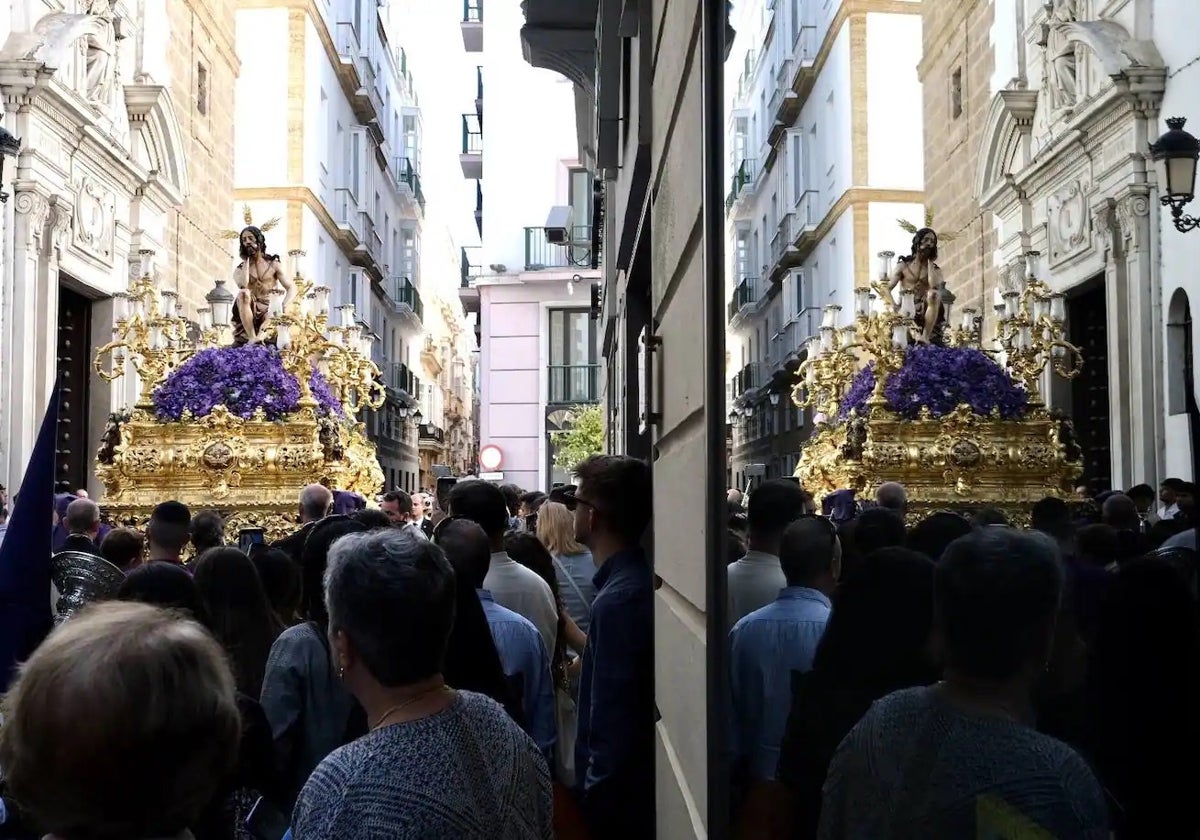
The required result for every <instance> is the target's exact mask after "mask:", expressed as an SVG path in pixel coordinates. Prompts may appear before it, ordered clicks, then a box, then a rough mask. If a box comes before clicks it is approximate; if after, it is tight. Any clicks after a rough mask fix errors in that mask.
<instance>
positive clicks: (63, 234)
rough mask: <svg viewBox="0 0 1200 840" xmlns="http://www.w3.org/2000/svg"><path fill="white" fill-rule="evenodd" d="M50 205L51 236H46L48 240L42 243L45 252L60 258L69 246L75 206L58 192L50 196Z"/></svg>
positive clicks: (49, 225) (48, 225)
mask: <svg viewBox="0 0 1200 840" xmlns="http://www.w3.org/2000/svg"><path fill="white" fill-rule="evenodd" d="M48 205H49V206H48V220H47V222H46V230H47V232H48V233H49V236H47V237H45V240H46V241H45V242H43V243H42V245H43V248H44V250H43V254H44V255H45V256H52V257H55V258H58V257H61V256H62V252H63V250H64V249H65V248H66V247H67V246H68V240H67V234H68V233H70V232H71V220H72V218H73V217H74V215H75V208H74V207H72V206H71V203H70V202H69V201H67V199H66V198H64V197H63V196H61V195H57V194H56V195H52V196H50V198H49V201H48Z"/></svg>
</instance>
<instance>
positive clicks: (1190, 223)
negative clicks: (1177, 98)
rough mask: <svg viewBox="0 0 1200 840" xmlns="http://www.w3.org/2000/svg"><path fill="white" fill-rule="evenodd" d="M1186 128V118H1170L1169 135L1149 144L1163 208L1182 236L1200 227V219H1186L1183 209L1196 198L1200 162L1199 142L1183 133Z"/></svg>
mask: <svg viewBox="0 0 1200 840" xmlns="http://www.w3.org/2000/svg"><path fill="white" fill-rule="evenodd" d="M1186 124H1187V120H1186V119H1184V118H1183V117H1171V119H1169V120H1167V133H1166V134H1164V135H1163V136H1162V137H1159V138H1158V140H1156V141H1154V142H1153V143H1151V144H1150V156H1151V158H1153V160H1154V162H1155V164H1156V165H1157V167H1158V188H1159V189H1160V190H1162V192H1163V196H1162V203H1163V206H1164V207H1170V208H1171V217H1172V219H1173V220H1174V222H1175V228H1176V229H1177V230H1179V231H1180V232H1181V233H1187V232H1188V231H1190V230H1195V229H1196V228H1198V227H1200V218H1194V217H1192V216H1185V215H1183V208H1184V207H1185V206H1187V205H1188V204H1189V203H1191V200H1192V199H1193V198H1194V197H1195V195H1196V161H1197V160H1200V140H1197V139H1196V138H1195V137H1193V136H1192V135H1191V133H1189V132H1187V131H1185V130H1184V128H1183V127H1184V126H1185V125H1186Z"/></svg>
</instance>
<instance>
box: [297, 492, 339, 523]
mask: <svg viewBox="0 0 1200 840" xmlns="http://www.w3.org/2000/svg"><path fill="white" fill-rule="evenodd" d="M331 504H333V493H332V492H330V490H329V488H328V487H326V486H324V485H323V484H310V485H308V486H307V487H305V488H304V489H303V490H301V491H300V516H301V517H302V518H303V519H304V520H305V521H307V522H315V521H316V520H318V519H324V518H325V515H326V514H328V513H329V506H330V505H331Z"/></svg>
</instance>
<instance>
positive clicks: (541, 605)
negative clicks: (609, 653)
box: [442, 479, 558, 651]
mask: <svg viewBox="0 0 1200 840" xmlns="http://www.w3.org/2000/svg"><path fill="white" fill-rule="evenodd" d="M449 505H450V516H449V518H448V519H444V520H442V521H443V522H446V521H449V520H452V519H470V520H471V521H472V522H474V523H475V524H477V525H478V526H479V527H480V528H482V529H483V530H484V533H486V534H487V535H488V542H489V543H490V544H491V547H492V562H491V566H490V567H489V569H488V573H487V578H486V579H485V580H484V587H483V588H484V589H486V590H488V591H489V592H491V593H492V597H493V598H494V599H495V600H496V603H497V604H499V605H500V606H502V607H507V608H508V609H510V610H512V611H513V612H515V613H518V614H520V615H523V616H525V617H526V618H527V619H529V620H530V621H531V622H533V626H534V627H536V628H537V629H538V633H540V634H541V637H542V641H543V642H544V643H545V645H546V650H547V651H552V650H554V645H555V642H556V641H557V639H558V607H557V606H556V605H555V603H554V595H553V594H551V592H550V586H549V585H548V584H547V583H546V581H544V580H542V579H541V577H539V576H538V574H537V572H535V571H533V570H532V569H527V568H525V567H524V566H522V565H521V564H520V563H518V562H516V561H515V560H513V559H512V558H511V557H509V556H508V554H507V552H505V551H504V533H505V531H507V530H508V519H509V516H508V513H509V511H508V504H507V503H506V501H505V498H504V494H503V493H501V492H500V488H498V487H496V485H494V484H490V483H488V482H486V481H480V480H478V479H476V480H474V481H460V482H459V483H458V484H456V485H454V489H453V490H452V491H450V499H449Z"/></svg>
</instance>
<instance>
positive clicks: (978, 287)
mask: <svg viewBox="0 0 1200 840" xmlns="http://www.w3.org/2000/svg"><path fill="white" fill-rule="evenodd" d="M1193 5H1194V4H1193ZM1170 6H1177V7H1178V8H1176V9H1170V8H1166V7H1170ZM924 7H925V20H926V29H925V36H924V37H925V55H924V60H923V62H922V67H921V73H922V81H923V84H924V91H925V97H924V98H925V103H924V115H925V133H926V137H927V138H928V149H927V158H926V160H927V165H928V169H927V179H926V192H927V195H928V202H929V206H930V207H931V208H932V209H933V212H934V216H935V226H936V227H938V228H939V229H940V230H942V231H943V232H945V233H949V234H950V238H952V240H953V241H951V242H947V243H945V244H944V246H943V249H942V251H943V252H942V255H941V262H942V265H943V269H944V271H945V273H946V277H947V282H948V285H949V286H950V288H951V290H952V291H953V292H954V293H955V295H956V296H957V304H956V305H957V306H960V307H962V306H973V307H976V308H979V309H981V311H982V312H983V318H984V336H985V337H988V336H991V335H992V334H993V330H994V325H995V316H994V314H993V313H994V307H995V305H996V304H997V303H998V302H999V300H1000V297H999V296H1000V295H1001V294H1002V293H1003V292H1004V291H1008V290H1012V289H1015V288H1016V287H1017V285H1018V284H1019V283H1020V281H1021V278H1022V277H1023V276H1024V273H1025V265H1024V262H1025V261H1024V257H1025V255H1026V254H1027V253H1028V252H1030V251H1036V252H1038V254H1039V256H1038V258H1037V262H1038V264H1039V271H1038V273H1039V275H1040V279H1042V280H1043V281H1045V282H1046V283H1047V284H1048V285H1049V286H1050V288H1051V290H1052V291H1055V292H1062V293H1064V294H1066V295H1067V338H1068V340H1070V341H1071V342H1072V343H1074V344H1076V345H1078V346H1080V347H1081V348H1082V349H1083V352H1084V355H1085V364H1084V368H1083V370H1082V372H1081V374H1080V375H1079V376H1078V377H1077V378H1076V379H1074V380H1072V381H1069V382H1068V381H1064V380H1061V379H1058V378H1057V377H1052V376H1051V375H1050V374H1046V380H1045V383H1044V384H1045V387H1046V391H1045V392H1046V393H1048V394H1049V403H1050V405H1051V407H1053V408H1057V409H1061V410H1062V411H1064V412H1065V413H1066V414H1067V415H1068V416H1069V417H1071V419H1073V420H1074V422H1075V425H1076V427H1077V430H1078V432H1079V436H1080V438H1081V443H1082V444H1083V446H1084V448H1085V451H1086V452H1087V453H1088V455H1087V463H1086V465H1085V475H1084V477H1083V482H1084V483H1086V484H1087V485H1088V486H1089V487H1090V488H1092V489H1093V490H1103V489H1108V488H1128V487H1130V486H1132V485H1134V484H1138V483H1141V482H1149V483H1152V484H1154V483H1156V482H1157V481H1160V480H1162V479H1163V478H1165V477H1167V476H1168V475H1183V476H1186V475H1187V474H1188V473H1189V472H1190V469H1189V463H1190V462H1189V454H1188V453H1189V451H1190V450H1188V448H1187V445H1188V441H1187V436H1186V422H1184V423H1183V425H1182V426H1181V425H1180V421H1179V419H1178V413H1177V411H1176V406H1175V405H1173V404H1172V402H1171V401H1170V400H1169V399H1168V391H1169V390H1170V389H1171V387H1172V381H1171V379H1172V377H1178V376H1180V375H1181V371H1182V365H1181V364H1179V363H1178V360H1176V363H1174V364H1172V363H1170V362H1169V360H1168V359H1167V358H1166V347H1167V337H1168V329H1169V328H1168V323H1169V317H1168V315H1169V313H1168V301H1170V300H1171V296H1172V293H1173V290H1174V287H1175V286H1177V285H1179V283H1180V282H1182V280H1181V277H1180V276H1179V275H1177V274H1175V273H1174V272H1172V271H1170V269H1169V266H1171V265H1172V260H1177V256H1176V255H1177V253H1178V249H1180V248H1188V247H1192V246H1191V243H1190V242H1186V241H1185V238H1184V237H1183V235H1182V234H1178V233H1176V232H1175V231H1174V230H1173V229H1172V228H1171V227H1170V225H1169V223H1167V224H1164V221H1163V219H1164V217H1163V216H1162V214H1161V213H1160V211H1159V206H1158V205H1159V187H1158V185H1157V183H1156V181H1155V175H1154V172H1153V168H1152V164H1151V162H1150V159H1149V144H1150V143H1151V142H1152V141H1153V140H1154V139H1156V138H1157V137H1158V136H1159V134H1161V133H1162V131H1163V130H1165V125H1164V123H1163V117H1165V116H1172V115H1173V114H1164V113H1163V112H1162V111H1163V102H1164V96H1166V95H1167V92H1168V89H1169V88H1174V87H1175V86H1177V85H1178V86H1180V87H1185V86H1186V85H1187V84H1188V83H1189V82H1190V83H1191V87H1192V88H1193V89H1194V88H1195V84H1196V80H1195V77H1194V76H1193V77H1191V78H1188V76H1187V75H1183V76H1176V75H1174V73H1173V70H1172V68H1177V69H1178V68H1182V67H1183V66H1184V65H1186V63H1187V61H1188V60H1189V59H1191V58H1193V56H1191V55H1190V53H1192V52H1194V43H1193V44H1185V43H1184V42H1183V41H1180V40H1179V39H1177V38H1174V37H1173V36H1172V34H1171V33H1170V32H1169V31H1167V30H1168V29H1169V28H1171V27H1174V28H1180V27H1182V28H1185V29H1186V28H1188V27H1189V23H1188V22H1189V21H1190V25H1191V27H1192V31H1194V26H1195V24H1198V23H1200V8H1190V9H1189V8H1188V7H1187V6H1186V5H1185V4H1172V3H1169V2H1162V0H1160V2H1158V3H1154V2H1153V0H1053V2H1050V3H1042V2H1040V1H1039V2H1034V1H1033V0H994V2H991V3H987V2H968V3H959V2H956V0H926V2H925V4H924ZM1152 10H1153V12H1154V13H1153V14H1151V11H1152ZM1193 41H1194V39H1193ZM1193 101H1194V100H1193ZM1185 115H1186V114H1185ZM1193 264H1194V263H1193ZM1185 300H1186V295H1185ZM1189 347H1190V344H1189ZM1179 410H1180V411H1181V410H1182V409H1181V408H1180V409H1179ZM1173 418H1174V419H1173Z"/></svg>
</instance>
